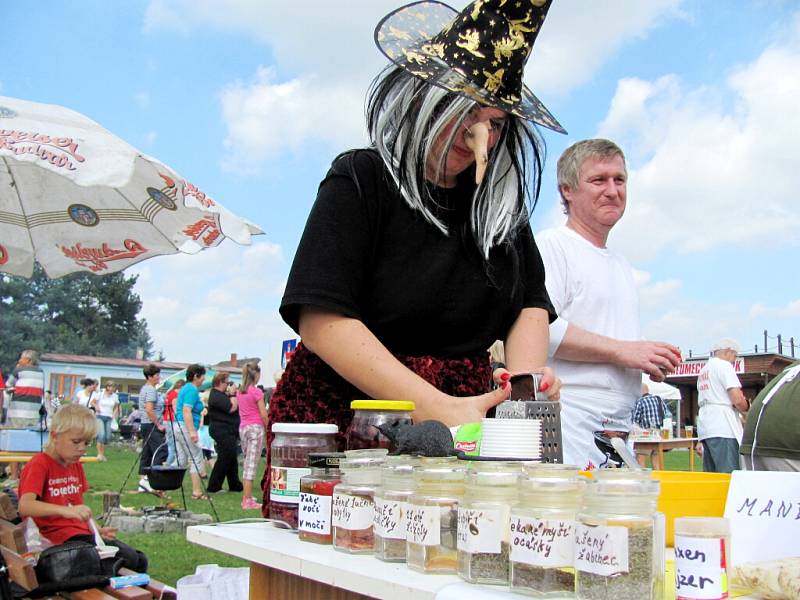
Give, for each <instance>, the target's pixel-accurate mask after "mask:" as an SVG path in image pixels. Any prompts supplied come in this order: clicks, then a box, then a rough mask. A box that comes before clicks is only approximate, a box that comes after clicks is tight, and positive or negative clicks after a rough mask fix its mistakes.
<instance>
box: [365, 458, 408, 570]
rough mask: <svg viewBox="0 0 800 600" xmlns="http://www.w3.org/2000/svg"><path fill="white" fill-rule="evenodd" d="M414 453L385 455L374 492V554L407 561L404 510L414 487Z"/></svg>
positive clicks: (405, 511)
mask: <svg viewBox="0 0 800 600" xmlns="http://www.w3.org/2000/svg"><path fill="white" fill-rule="evenodd" d="M418 463H419V460H418V459H416V458H415V457H413V456H408V455H400V456H387V457H386V462H385V463H384V464H383V466H382V467H381V487H380V488H378V490H377V491H376V492H375V520H374V522H373V531H374V532H375V557H376V558H379V559H380V560H382V561H385V562H405V561H406V513H407V512H408V501H409V499H410V498H411V495H412V493H413V491H414V465H415V464H418Z"/></svg>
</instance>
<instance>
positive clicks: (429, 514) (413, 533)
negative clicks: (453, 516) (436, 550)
mask: <svg viewBox="0 0 800 600" xmlns="http://www.w3.org/2000/svg"><path fill="white" fill-rule="evenodd" d="M442 510H443V509H442V507H439V506H409V508H408V513H407V514H406V540H408V541H409V542H412V543H414V544H421V545H423V546H438V545H439V544H440V543H441V539H442V536H441V522H442V519H441V511H442ZM448 510H449V509H448Z"/></svg>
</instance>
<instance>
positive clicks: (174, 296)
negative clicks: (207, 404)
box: [130, 241, 295, 368]
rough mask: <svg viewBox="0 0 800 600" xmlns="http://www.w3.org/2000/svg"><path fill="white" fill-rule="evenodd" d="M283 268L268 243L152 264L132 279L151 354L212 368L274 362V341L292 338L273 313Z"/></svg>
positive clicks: (157, 260) (227, 246) (168, 258)
mask: <svg viewBox="0 0 800 600" xmlns="http://www.w3.org/2000/svg"><path fill="white" fill-rule="evenodd" d="M286 268H287V265H286V261H285V259H284V256H283V253H282V251H281V248H280V246H278V245H277V244H275V243H273V242H269V241H258V242H254V243H253V244H252V245H251V246H239V245H237V244H234V243H232V242H227V241H226V242H223V243H222V244H220V245H219V246H218V247H216V248H211V249H209V250H206V251H203V252H200V253H199V254H195V255H186V254H174V255H169V256H163V257H157V258H153V259H150V260H148V261H145V262H143V263H141V264H140V265H136V266H135V267H132V268H131V269H130V272H131V273H134V274H139V280H138V281H137V284H136V287H135V290H136V292H137V293H138V294H139V295H140V297H141V298H142V303H143V306H142V313H141V316H142V317H144V318H145V319H147V322H148V325H149V329H150V334H151V336H152V338H153V342H154V347H155V349H156V350H159V349H163V351H164V353H165V354H166V356H167V358H168V359H169V360H175V361H185V362H193V361H202V362H217V361H220V360H226V359H227V357H228V356H229V355H230V353H232V352H236V353H238V354H239V356H245V355H247V356H261V357H262V358H266V357H267V355H269V357H270V359H271V360H272V359H273V358H274V357H272V354H275V352H274V351H273V350H274V349H273V348H272V347H271V345H272V340H276V339H278V340H280V339H287V338H289V337H295V336H294V334H293V332H291V330H289V328H288V327H287V326H286V325H284V324H283V322H282V321H281V319H280V316H279V315H278V311H277V307H278V305H279V303H280V297H281V293H282V290H283V288H282V286H283V282H284V278H285V270H286ZM272 362H274V360H272ZM270 368H271V367H270Z"/></svg>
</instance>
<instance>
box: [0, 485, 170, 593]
mask: <svg viewBox="0 0 800 600" xmlns="http://www.w3.org/2000/svg"><path fill="white" fill-rule="evenodd" d="M3 496H5V499H6V500H7V501H8V502H9V503H10V498H8V496H7V495H6V494H2V493H0V510H5V509H4V508H3V507H4V504H6V502H5V501H4V500H3V499H2V497H3ZM12 507H13V505H12ZM26 551H27V547H26V545H25V537H24V534H23V531H22V525H14V524H13V523H9V522H8V521H6V520H5V519H2V518H0V552H2V554H3V558H4V559H5V561H6V564H7V565H8V572H9V576H10V578H11V580H12V581H14V582H15V583H16V584H17V585H19V586H22V588H24V589H26V590H33V589H35V588H37V587H38V586H39V583H38V581H37V580H36V571H35V570H34V568H33V565H32V564H31V563H30V561H29V560H28V559H27V558H25V557H24V556H21V554H24V553H25V552H26ZM119 574H120V575H135V574H136V573H135V572H134V571H131V570H130V569H120V572H119ZM166 588H167V586H166V585H165V584H164V583H162V582H160V581H156V580H155V579H152V578H151V579H150V583H149V584H147V585H146V586H131V587H126V588H120V589H118V590H115V589H114V588H112V587H110V586H106V587H105V588H103V589H102V590H101V589H99V588H93V589H89V590H80V591H78V592H62V593H61V595H62V596H65V597H67V598H71V599H72V600H114V599H116V600H153V599H155V600H177V596H176V594H175V592H173V591H170V590H167V589H166Z"/></svg>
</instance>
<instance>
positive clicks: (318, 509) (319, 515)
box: [297, 492, 331, 535]
mask: <svg viewBox="0 0 800 600" xmlns="http://www.w3.org/2000/svg"><path fill="white" fill-rule="evenodd" d="M297 528H298V529H299V530H300V531H308V532H310V533H318V534H320V535H328V534H329V533H330V532H331V497H330V496H319V495H318V494H306V493H305V492H300V510H299V511H298V513H297Z"/></svg>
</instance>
